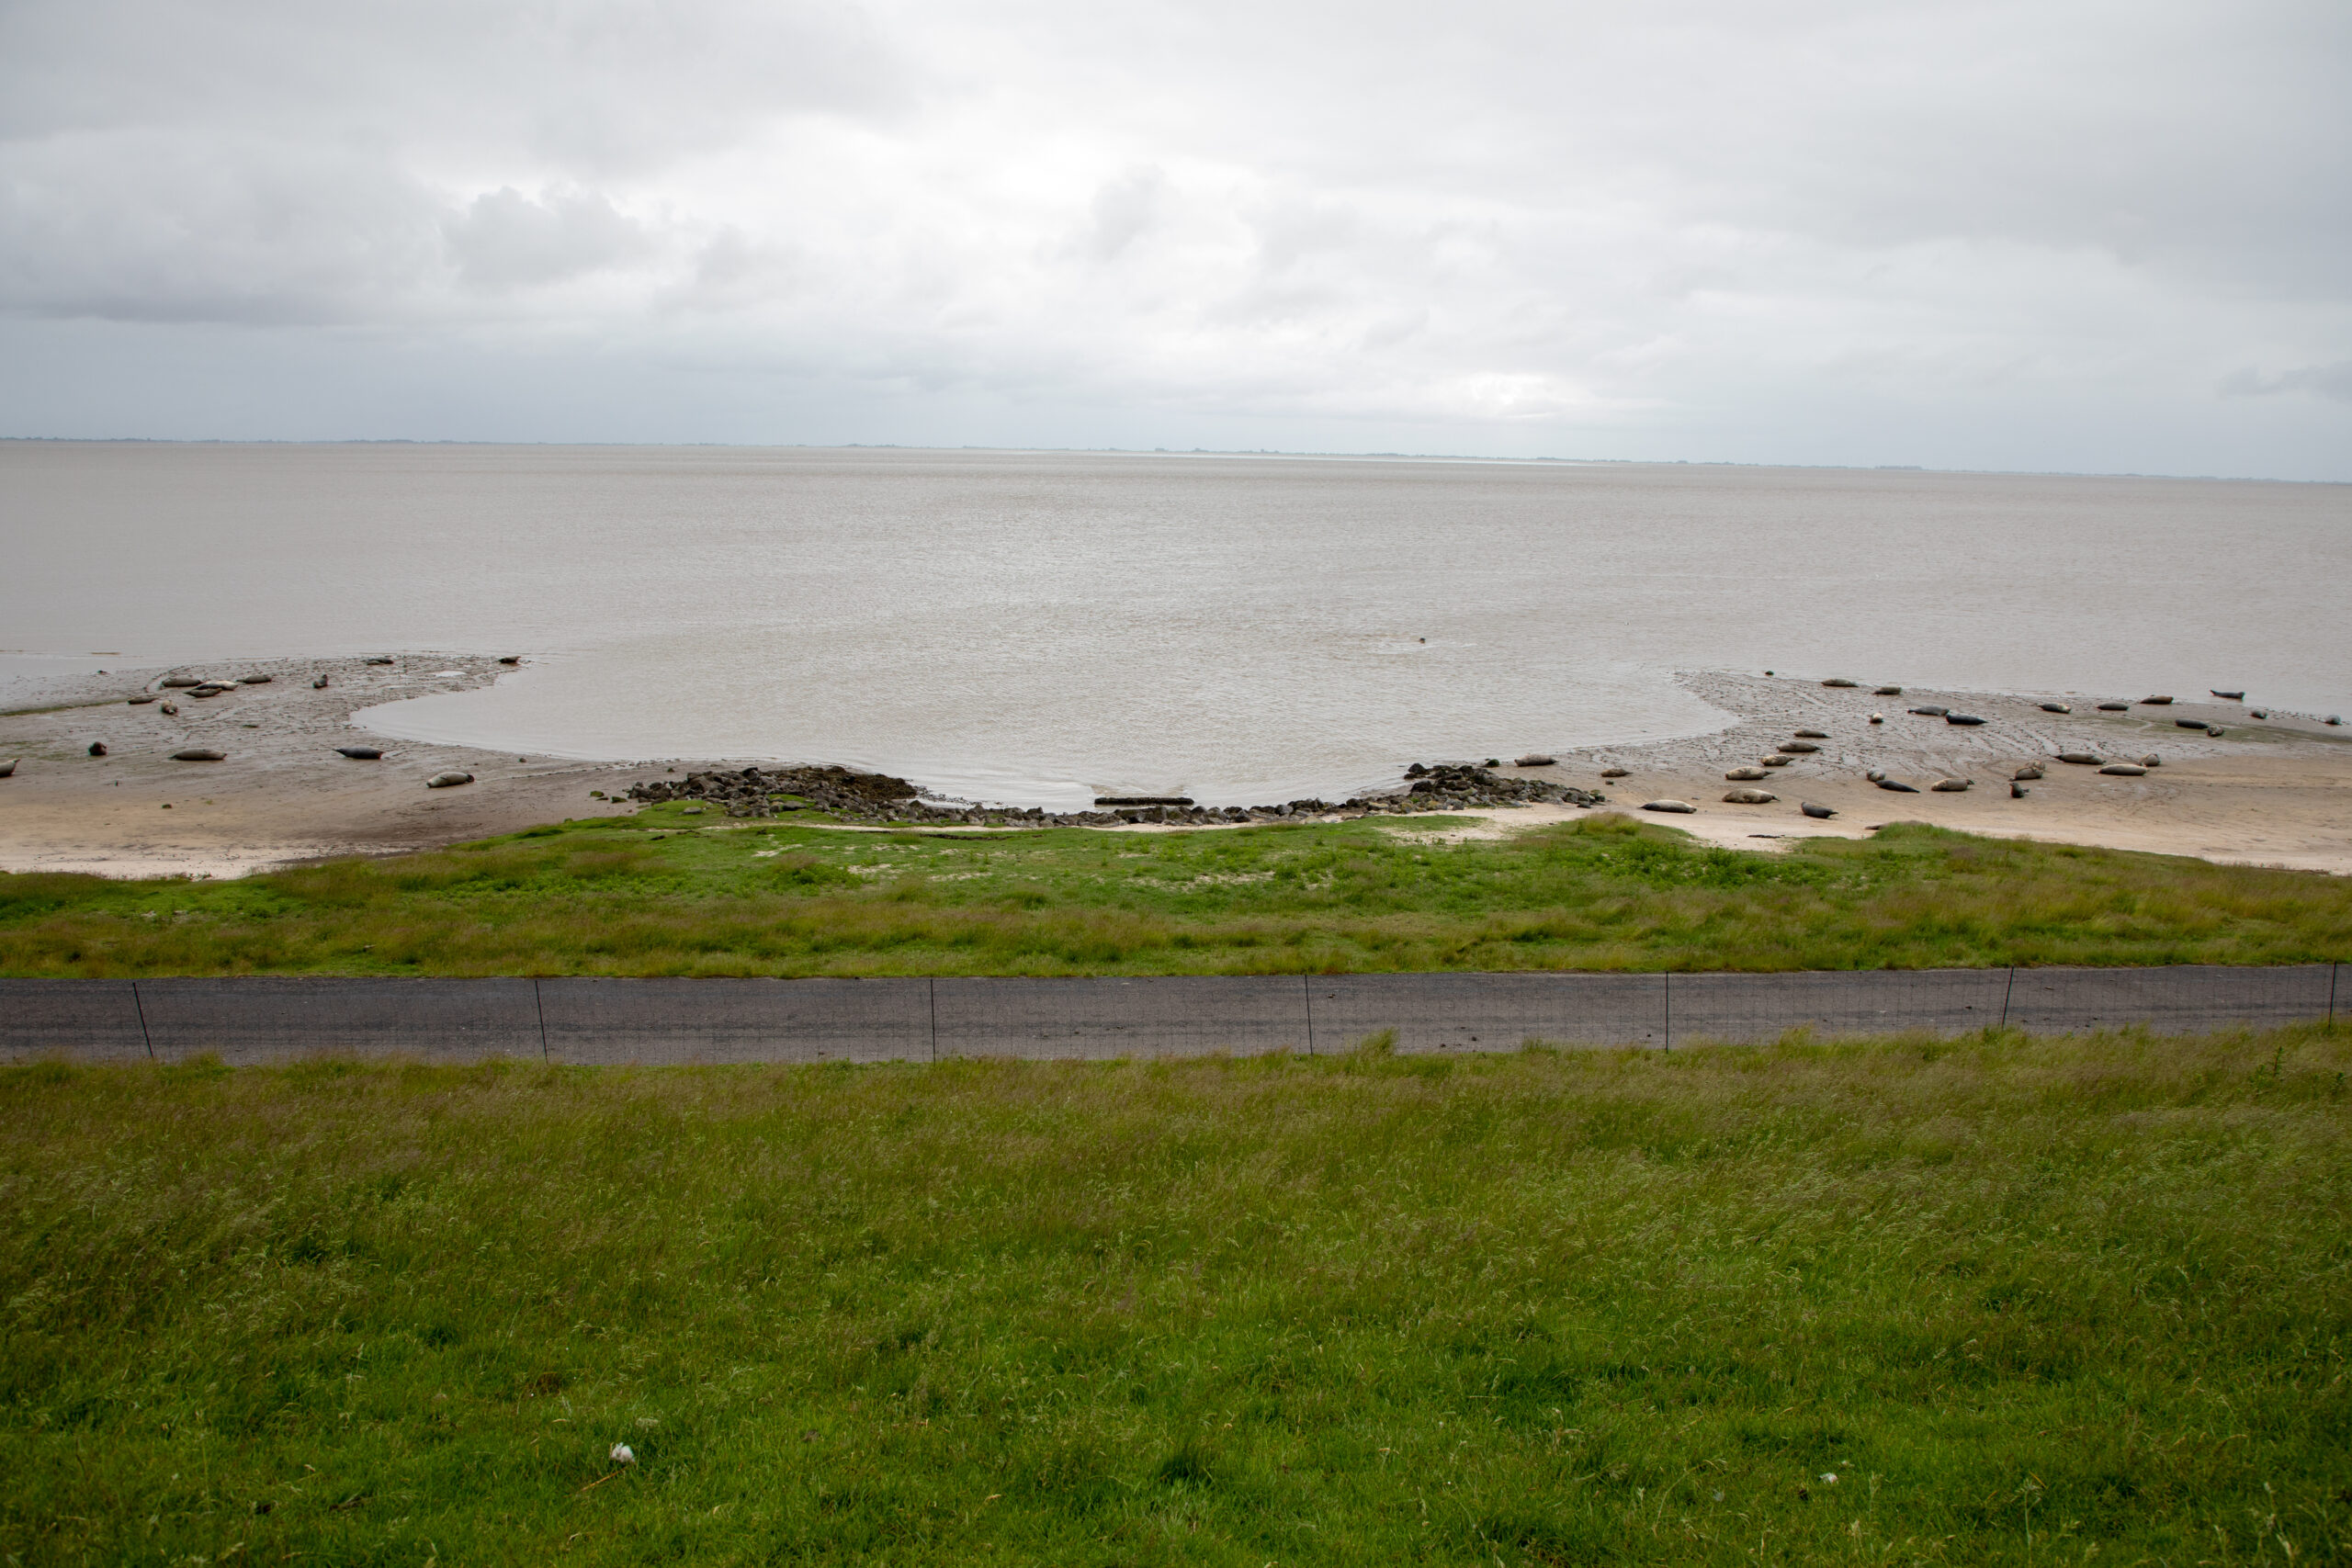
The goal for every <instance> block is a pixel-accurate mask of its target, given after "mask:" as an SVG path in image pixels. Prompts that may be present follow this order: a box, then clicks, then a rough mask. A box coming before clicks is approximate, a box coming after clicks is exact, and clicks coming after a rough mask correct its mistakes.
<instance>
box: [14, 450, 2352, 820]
mask: <svg viewBox="0 0 2352 1568" xmlns="http://www.w3.org/2000/svg"><path fill="white" fill-rule="evenodd" d="M0 546H5V550H6V571H5V573H0V660H5V662H0V675H5V674H6V673H7V672H9V671H46V670H52V669H61V668H73V667H75V666H76V661H78V662H79V664H80V665H85V666H95V665H96V664H99V663H106V662H109V661H112V662H119V663H123V664H131V663H138V662H157V661H166V660H168V661H175V662H176V661H181V660H203V659H231V658H234V657H241V656H247V657H260V656H288V655H300V654H313V653H315V654H327V653H353V652H363V651H365V652H373V651H379V650H380V651H390V652H398V651H401V650H406V649H417V650H426V649H437V650H444V651H455V650H465V651H477V650H478V651H484V652H496V653H510V652H511V653H521V654H525V655H528V656H529V657H530V658H531V659H532V660H533V662H532V663H531V664H530V665H529V666H528V667H526V669H524V670H523V671H521V672H520V673H518V674H516V675H515V676H513V677H511V678H509V679H507V680H505V681H503V682H501V683H500V684H499V685H498V686H497V687H495V688H494V689H492V690H487V691H482V692H476V693H470V694H452V695H448V696H442V697H434V698H428V699H426V700H424V701H421V702H415V703H410V704H405V705H401V706H399V707H397V708H391V709H381V710H378V711H377V712H376V713H375V714H374V715H372V716H371V720H370V721H371V722H372V723H373V724H374V725H375V726H376V727H377V728H381V729H383V730H386V731H388V732H390V733H392V734H394V735H399V736H404V737H409V738H413V739H435V740H447V741H462V742H468V743H472V744H477V745H481V746H485V747H490V748H494V749H498V750H513V751H515V752H516V753H517V754H518V755H519V754H537V755H549V754H561V755H570V756H576V757H583V758H616V759H619V758H671V757H742V758H774V759H780V760H790V761H839V762H845V763H850V764H853V765H855V766H860V767H871V768H880V769H884V770H887V771H889V772H893V773H903V774H905V775H908V776H910V777H912V778H914V779H917V780H919V781H921V782H922V783H924V784H930V785H933V786H935V787H939V788H943V789H945V790H947V791H949V792H951V793H955V794H960V795H968V796H973V797H977V798H986V799H1002V800H1010V801H1014V802H1021V803H1029V804H1040V805H1046V804H1056V805H1067V804H1069V803H1072V802H1075V801H1078V800H1080V799H1081V798H1083V797H1085V796H1087V795H1091V794H1093V793H1094V792H1096V791H1098V790H1103V791H1114V792H1118V793H1129V792H1134V793H1154V794H1157V793H1160V792H1175V791H1182V792H1187V793H1190V794H1193V795H1196V796H1198V797H1200V798H1202V799H1204V800H1206V801H1210V802H1233V801H1263V800H1270V799H1282V798H1288V797H1290V796H1294V795H1303V794H1323V795H1333V794H1336V793H1339V792H1343V791H1346V790H1348V789H1350V788H1352V787H1355V786H1359V785H1363V784H1374V783H1381V782H1385V781H1387V780H1390V779H1393V777H1394V776H1395V773H1396V770H1397V767H1398V765H1399V764H1401V763H1403V762H1405V761H1409V760H1412V759H1415V758H1428V757H1473V758H1476V757H1485V756H1489V755H1496V756H1506V757H1507V756H1509V755H1510V754H1512V753H1515V752H1519V751H1522V750H1529V749H1531V748H1557V747H1568V746H1576V745H1578V744H1583V743H1589V742H1596V741H1604V740H1623V739H1639V738H1645V737H1655V736H1660V735H1667V734H1674V733H1689V732H1692V731H1695V730H1702V729H1706V728H1713V725H1714V724H1715V723H1716V722H1717V721H1718V718H1719V716H1717V715H1715V714H1713V712H1712V710H1710V709H1708V708H1707V707H1706V706H1704V705H1702V704H1700V703H1699V702H1697V701H1695V700H1694V699H1692V698H1691V697H1690V696H1688V695H1686V694H1683V693H1682V692H1681V691H1679V689H1678V688H1677V687H1676V686H1675V684H1674V683H1673V682H1672V680H1671V675H1672V672H1673V671H1676V670H1678V669H1697V668H1727V669H1739V670H1756V671H1761V670H1764V669H1773V670H1777V671H1781V673H1783V674H1787V673H1792V672H1793V673H1797V674H1801V675H1805V676H1826V675H1830V674H1838V673H1843V674H1849V675H1852V676H1854V677H1856V678H1859V679H1863V680H1869V681H1872V682H1877V681H1891V682H1903V683H1905V684H1910V685H1947V686H1959V687H1966V688H1983V689H2002V690H2023V691H2035V692H2041V691H2071V692H2076V693H2082V694H2117V695H2122V696H2127V697H2137V696H2140V695H2143V694H2144V693H2146V692H2148V691H2152V690H2171V691H2179V692H2196V693H2202V692H2203V691H2205V690H2206V689H2207V688H2209V687H2215V686H2218V687H2222V688H2225V689H2234V688H2239V687H2243V688H2245V689H2246V690H2247V691H2249V692H2250V693H2251V694H2253V696H2254V698H2255V699H2256V700H2257V701H2263V700H2267V701H2268V702H2271V703H2274V704H2277V705H2282V706H2287V707H2294V708H2302V709H2320V710H2327V711H2335V710H2342V709H2345V708H2347V707H2352V628H2348V627H2347V624H2346V611H2347V609H2352V592H2347V584H2352V487H2346V486H2342V485H2285V484H2260V483H2237V482H2212V481H2200V480H2180V479H2070V478H2045V477H2035V476H2015V475H1970V474H1939V473H1917V472H1886V471H1858V470H1844V469H1771V468H1717V467H1685V466H1682V465H1671V466H1657V465H1625V464H1595V465H1570V464H1530V463H1487V462H1445V461H1419V460H1363V459H1317V458H1288V457H1264V458H1260V457H1183V456H1165V457H1144V456H1125V457H1114V456H1084V455H1065V454H1027V453H1002V452H933V451H907V450H866V449H858V450H849V451H839V450H808V449H745V448H727V447H713V448H678V447H666V448H626V447H498V446H145V445H73V444H49V443H32V442H9V443H0ZM98 650H105V652H104V657H96V654H97V652H98Z"/></svg>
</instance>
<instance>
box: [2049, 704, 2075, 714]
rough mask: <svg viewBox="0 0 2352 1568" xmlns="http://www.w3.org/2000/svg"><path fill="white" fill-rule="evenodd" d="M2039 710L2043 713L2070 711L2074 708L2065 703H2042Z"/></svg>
mask: <svg viewBox="0 0 2352 1568" xmlns="http://www.w3.org/2000/svg"><path fill="white" fill-rule="evenodd" d="M2041 711H2042V712H2044V713H2072V712H2074V711H2075V710H2074V707H2073V705H2070V704H2067V703H2044V704H2042V705H2041Z"/></svg>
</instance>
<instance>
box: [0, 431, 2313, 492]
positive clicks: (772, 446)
mask: <svg viewBox="0 0 2352 1568" xmlns="http://www.w3.org/2000/svg"><path fill="white" fill-rule="evenodd" d="M9 443H17V444H22V445H28V446H30V445H40V446H479V447H490V448H504V449H522V450H528V449H533V448H545V449H548V450H551V451H571V450H580V451H608V452H610V451H618V452H627V451H660V452H695V451H717V452H936V453H940V454H942V455H952V456H961V457H970V456H973V455H978V456H982V457H1222V458H1248V459H1255V460H1261V461H1290V462H1310V463H1472V464H1495V465H1498V466H1503V467H1521V466H1523V467H1554V468H1754V469H1761V470H1766V471H1786V472H1791V473H1833V474H1960V475H1968V476H1972V477H1974V478H1979V479H2172V480H2178V481H2180V482H2182V483H2184V484H2233V485H2234V484H2257V485H2352V479H2280V478H2276V477H2273V476H2270V475H2266V474H2151V473H2142V472H2139V471H2137V470H2131V469H2118V470H2113V471H2109V470H2107V469H2102V468H1939V467H1937V466H1935V465H1933V464H1928V463H1793V462H1771V463H1767V462H1756V461H1750V460H1747V459H1742V458H1734V457H1557V456H1552V455H1548V454H1544V455H1536V456H1532V457H1512V456H1507V455H1491V454H1480V453H1476V452H1287V451H1280V450H1274V449H1272V448H1261V449H1256V450H1251V449H1247V448H1224V447H1211V446H1190V447H1173V446H919V445H910V444H904V443H899V442H894V441H846V442H840V443H832V442H807V441H468V440H457V439H452V438H449V437H436V436H409V435H339V436H322V437H317V438H299V437H289V436H217V435H0V445H6V444H9Z"/></svg>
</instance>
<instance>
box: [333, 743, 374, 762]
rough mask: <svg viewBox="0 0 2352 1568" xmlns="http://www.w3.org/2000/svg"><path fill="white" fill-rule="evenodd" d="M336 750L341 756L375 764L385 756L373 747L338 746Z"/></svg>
mask: <svg viewBox="0 0 2352 1568" xmlns="http://www.w3.org/2000/svg"><path fill="white" fill-rule="evenodd" d="M335 750H336V752H337V753H339V754H340V755H343V756H345V757H349V758H351V759H352V760H353V761H359V762H373V761H377V760H378V759H379V758H380V757H382V756H383V754H384V753H383V752H382V751H380V750H378V749H377V748H375V747H373V746H338V747H336V748H335Z"/></svg>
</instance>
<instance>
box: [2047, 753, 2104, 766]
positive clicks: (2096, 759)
mask: <svg viewBox="0 0 2352 1568" xmlns="http://www.w3.org/2000/svg"><path fill="white" fill-rule="evenodd" d="M2058 760H2059V761H2062V762H2072V763H2074V764H2075V766H2076V767H2081V768H2096V767H2098V765H2099V763H2100V762H2101V761H2104V760H2105V759H2103V758H2101V757H2100V756H2099V754H2098V752H2096V751H2061V752H2059V753H2058Z"/></svg>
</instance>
